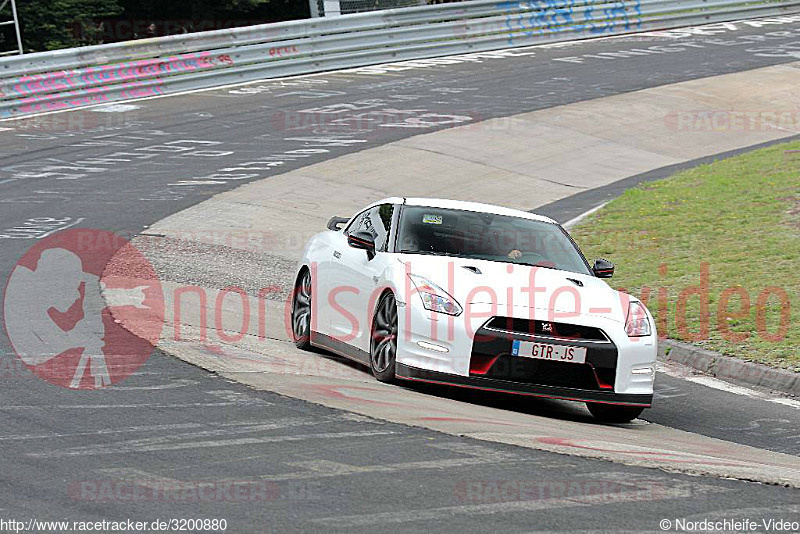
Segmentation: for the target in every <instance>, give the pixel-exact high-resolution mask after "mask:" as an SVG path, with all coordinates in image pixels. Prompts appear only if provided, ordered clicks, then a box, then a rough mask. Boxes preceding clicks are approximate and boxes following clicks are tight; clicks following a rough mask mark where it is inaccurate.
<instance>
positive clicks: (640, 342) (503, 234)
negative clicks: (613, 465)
mask: <svg viewBox="0 0 800 534" xmlns="http://www.w3.org/2000/svg"><path fill="white" fill-rule="evenodd" d="M613 272H614V265H613V264H611V263H610V262H608V261H606V260H597V261H596V262H595V263H594V266H592V267H590V266H589V264H588V263H587V261H586V259H585V258H584V256H583V254H582V253H581V252H580V250H579V249H578V247H577V245H576V244H575V242H574V241H573V240H572V238H571V237H570V236H569V234H568V233H567V232H566V231H565V230H564V229H563V228H562V227H561V226H560V225H559V224H558V223H556V222H555V221H553V220H551V219H548V218H547V217H542V216H539V215H534V214H532V213H527V212H524V211H517V210H512V209H507V208H501V207H497V206H490V205H486V204H477V203H471V202H457V201H451V200H438V199H421V198H387V199H385V200H382V201H380V202H377V203H375V204H372V205H370V206H367V207H366V208H364V209H363V210H361V211H359V212H358V213H357V214H356V215H355V216H353V217H352V218H350V219H346V218H342V217H334V218H332V219H331V220H330V222H329V223H328V230H327V231H324V232H322V233H320V234H317V235H315V236H314V237H312V238H311V240H310V241H309V242H308V244H307V246H306V248H305V250H304V252H303V256H302V258H301V260H300V262H299V266H298V272H297V278H296V282H295V288H294V292H293V296H292V299H293V300H292V311H291V323H292V331H293V335H294V339H295V343H296V345H297V346H298V347H300V348H303V349H308V348H310V347H311V346H312V345H313V346H316V347H321V348H325V349H327V350H330V351H331V352H334V353H337V354H340V355H342V356H346V357H348V358H352V359H354V360H356V361H359V362H361V363H363V364H365V365H369V366H370V368H371V369H372V373H373V374H374V375H375V377H376V378H377V379H378V380H381V381H392V380H395V379H402V380H415V381H420V382H430V383H437V384H438V383H441V384H450V385H455V386H462V387H469V388H477V389H483V390H489V391H499V392H508V393H516V394H522V395H535V396H542V397H552V398H559V399H568V400H576V401H583V402H586V403H587V406H588V408H589V410H590V411H591V413H592V414H593V415H594V416H595V417H596V418H598V419H600V420H603V421H608V422H626V421H630V420H631V419H633V418H635V417H637V416H638V415H639V414H640V413H641V412H642V410H644V409H645V408H647V407H649V406H650V404H651V401H652V398H653V379H654V378H655V364H656V345H657V340H656V331H655V327H654V323H653V318H652V317H651V315H650V313H649V311H648V310H647V308H646V307H645V306H644V305H643V304H642V303H641V302H640V301H638V300H637V299H635V298H633V297H631V296H629V295H627V294H625V293H621V292H618V291H616V290H614V289H611V288H610V287H609V286H608V285H607V284H606V283H605V282H604V281H603V280H601V278H608V277H610V276H611V275H612V274H613Z"/></svg>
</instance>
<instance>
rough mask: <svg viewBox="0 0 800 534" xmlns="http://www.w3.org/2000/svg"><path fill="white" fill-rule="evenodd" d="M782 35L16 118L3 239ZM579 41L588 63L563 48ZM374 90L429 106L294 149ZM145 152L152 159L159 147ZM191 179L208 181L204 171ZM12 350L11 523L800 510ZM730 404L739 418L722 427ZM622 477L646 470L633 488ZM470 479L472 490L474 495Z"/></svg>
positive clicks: (9, 253) (188, 371)
mask: <svg viewBox="0 0 800 534" xmlns="http://www.w3.org/2000/svg"><path fill="white" fill-rule="evenodd" d="M777 31H783V32H789V31H793V32H797V31H800V24H798V23H786V24H783V25H776V26H767V27H763V28H749V27H744V26H741V25H740V26H739V29H735V30H730V31H727V32H725V33H722V34H719V35H707V36H694V37H691V38H685V39H681V40H678V41H676V42H673V41H671V40H668V39H666V38H662V37H630V38H625V39H613V40H601V41H584V42H579V43H574V44H570V45H568V46H564V47H551V48H539V49H536V50H535V51H534V53H533V55H518V56H515V57H505V58H502V59H501V58H496V59H483V60H481V62H475V61H474V60H464V61H463V62H461V63H457V64H453V65H446V66H438V67H431V66H427V67H417V68H413V69H410V70H405V71H397V72H391V73H386V74H366V73H364V72H363V71H362V72H344V73H329V74H324V75H321V76H315V77H311V78H306V79H305V80H306V81H303V82H294V83H295V85H288V84H287V83H276V82H264V83H260V84H255V85H251V86H249V87H250V88H251V89H247V90H243V89H242V88H238V89H236V88H233V89H230V88H229V89H220V90H215V91H209V92H202V93H196V94H192V95H186V96H180V97H174V98H167V99H158V100H148V101H144V102H138V103H135V104H136V105H137V106H139V108H138V109H136V110H133V111H128V112H125V113H118V114H117V113H113V112H111V113H100V112H98V111H92V110H81V111H76V112H71V113H69V114H59V115H50V116H45V117H42V118H39V119H33V120H28V121H24V122H20V123H1V124H0V127H4V128H9V130H5V131H1V132H0V135H3V141H4V143H3V148H2V152H3V153H2V158H3V162H2V168H0V188H2V196H1V197H0V205H2V209H0V234H7V233H9V232H7V231H6V229H11V228H14V227H19V226H20V225H23V224H24V223H25V222H26V221H27V220H29V219H32V218H39V217H51V218H71V219H70V220H71V221H76V220H78V219H83V220H82V221H81V222H80V223H79V225H80V226H82V227H91V228H102V229H107V230H113V231H117V232H120V233H123V234H125V235H133V234H136V233H138V232H139V231H141V230H142V228H145V227H146V226H148V225H149V224H151V223H152V222H154V221H156V220H159V219H161V218H163V217H165V216H167V215H169V214H171V213H174V212H177V211H179V210H181V209H184V208H186V207H188V206H190V205H193V204H195V203H197V202H199V201H202V200H204V199H205V198H207V197H208V196H210V195H213V194H216V193H218V192H221V191H224V190H227V189H230V188H232V187H235V186H237V185H240V184H241V183H243V182H244V181H248V180H252V179H256V178H257V177H249V178H244V179H243V180H241V181H234V180H230V178H231V176H232V175H233V174H235V173H232V171H226V173H227V178H226V179H220V176H219V173H217V174H218V176H216V177H211V178H209V176H210V175H212V174H215V170H219V169H223V168H230V167H231V166H233V165H235V164H237V162H241V161H245V160H246V159H247V158H251V157H254V156H264V155H268V154H275V155H276V157H278V158H279V159H281V160H282V161H284V164H283V165H282V166H281V167H280V171H279V172H282V171H285V170H290V169H293V168H299V167H301V166H304V165H306V164H308V163H313V162H315V161H320V159H322V158H325V157H330V156H335V155H341V154H344V153H347V152H349V151H354V150H359V149H362V148H367V147H370V146H377V145H380V144H383V143H386V142H389V141H392V140H396V139H399V138H402V137H406V136H409V135H413V134H417V133H421V129H420V128H417V127H414V128H409V127H408V126H407V125H408V124H409V122H408V121H406V120H404V117H409V116H416V117H420V116H421V115H424V114H425V113H434V114H435V115H438V116H443V115H450V116H453V115H456V116H460V117H464V116H468V117H471V118H472V119H473V120H481V119H486V118H491V117H500V116H505V115H511V114H516V113H520V112H523V111H530V110H534V109H542V108H546V107H550V106H554V105H560V104H566V103H570V102H576V101H580V100H585V99H591V98H596V97H600V96H607V95H611V94H618V93H622V92H627V91H634V90H638V89H642V88H646V87H652V86H656V85H661V84H666V83H673V82H678V81H683V80H688V79H694V78H700V77H706V76H712V75H716V74H724V73H729V72H737V71H742V70H749V69H753V68H757V67H762V66H767V65H773V64H778V63H784V62H789V61H793V60H796V57H793V56H790V55H783V56H781V57H764V56H759V55H756V54H757V53H763V52H754V51H753V50H755V49H761V50H764V49H765V48H766V46H767V45H768V46H770V47H772V48H773V49H774V50H772V52H773V53H777V52H776V51H780V50H782V51H783V52H782V53H784V54H785V52H786V50H791V49H787V48H785V46H786V45H787V43H791V42H792V41H793V40H795V39H796V38H797V36H798V35H800V34H791V33H786V34H784V35H782V36H780V35H772V36H768V35H767V34H769V33H774V32H777ZM756 36H758V37H756ZM747 38H749V39H747ZM758 38H761V39H763V41H761V42H759V41H757V39H758ZM645 39H649V40H645ZM765 42H766V43H767V44H765ZM653 45H664V46H666V45H672V47H673V48H677V47H680V48H682V50H680V51H674V52H668V53H667V52H664V53H660V54H652V55H647V56H638V55H633V56H631V57H627V58H619V57H618V58H616V59H611V57H612V56H608V55H602V54H604V53H613V52H619V51H622V50H630V49H631V48H639V49H640V48H642V47H647V46H653ZM782 46H783V47H784V48H781V47H782ZM515 53H517V54H523V53H524V54H531V50H527V51H517V52H515ZM588 56H595V57H594V58H592V57H588ZM565 57H570V58H579V57H583V58H584V59H581V60H575V59H572V60H569V61H559V60H558V59H557V58H562V59H563V58H565ZM308 80H314V81H313V82H309V81H308ZM323 82H324V83H323ZM232 91H233V92H232ZM237 93H238V94H237ZM243 93H244V94H243ZM248 93H249V94H248ZM367 99H373V100H377V99H379V100H381V101H382V104H381V105H384V106H391V107H392V108H394V109H398V110H401V111H408V113H401V112H397V113H395V114H393V118H392V119H391V120H392V121H394V122H395V123H396V124H400V126H394V127H387V124H388V123H387V122H385V121H384V122H383V123H382V124H381V125H378V126H377V127H372V126H371V125H370V123H369V121H358V122H357V124H358V126H357V128H355V129H351V130H345V131H339V132H337V133H338V135H339V139H340V141H341V140H343V141H345V142H340V143H339V144H341V145H345V146H337V147H331V148H330V152H326V153H319V154H316V155H312V156H310V157H300V156H298V154H299V153H294V155H293V156H292V155H287V151H290V150H297V149H302V148H303V146H304V142H303V141H296V140H292V139H297V138H301V137H308V136H309V135H314V134H313V133H310V132H309V131H308V129H306V131H303V130H287V128H291V127H293V126H297V123H296V120H297V115H296V113H295V112H296V111H298V110H301V109H307V108H310V107H317V106H321V105H331V104H340V105H342V108H341V109H346V110H350V111H354V110H355V108H357V107H358V106H359V105H363V104H355V103H357V102H363V101H364V100H367ZM112 109H113V108H112ZM410 110H414V111H410ZM66 117H69V118H68V119H67V118H66ZM398 117H399V118H400V119H398ZM428 117H429V118H430V117H431V116H430V115H429V116H428ZM412 122H413V121H412ZM430 122H431V121H430V120H428V121H426V123H430ZM417 124H419V122H417ZM403 125H405V126H403ZM451 125H452V123H449V124H442V125H441V126H432V127H431V128H430V129H436V128H439V127H447V126H451ZM430 129H425V130H424V131H430ZM180 140H193V141H206V143H204V144H203V145H204V148H205V149H206V150H217V151H220V152H218V153H217V155H216V156H214V155H211V154H212V153H211V152H206V155H193V156H187V155H185V153H182V154H184V155H181V154H174V153H172V154H170V153H165V152H163V151H162V150H163V148H161V149H160V148H157V147H163V146H164V145H165V144H166V143H169V142H172V141H180ZM356 140H359V141H364V142H354V141H356ZM347 141H351V142H347ZM209 142H211V143H209ZM212 143H213V144H212ZM198 146H199V144H198ZM142 149H144V150H142ZM226 152H231V153H230V154H227V153H226ZM132 154H134V155H132ZM142 154H148V155H149V156H152V157H149V158H148V159H138V158H140V157H142ZM306 155H307V154H306ZM90 158H93V159H91V160H90ZM100 158H105V159H100ZM126 160H127V161H126ZM76 161H83V162H84V163H81V164H76V163H75V162H76ZM273 172H275V171H273ZM268 174H269V171H267V172H264V173H260V174H259V176H258V178H263V177H266V176H267V175H268ZM192 180H194V181H199V182H206V183H204V184H198V185H189V184H191V183H192V182H191V181H192ZM208 182H222V183H208ZM170 184H184V185H170ZM298 194H302V192H298ZM287 201H291V199H287ZM554 215H557V214H555V213H554ZM565 218H568V217H565ZM30 244H31V240H28V239H1V240H0V247H2V251H3V254H2V257H0V266H1V267H0V268H1V269H2V271H3V272H4V273H6V276H8V274H10V272H11V270H12V269H13V266H14V264H15V262H16V261H17V260H18V258H19V257H20V256H21V255H22V254H23V253H24V251H25V250H26V249H27V247H28V246H30ZM1 348H2V350H3V351H4V355H3V359H2V365H3V367H2V373H0V376H2V378H1V379H0V383H1V384H2V394H1V395H2V400H3V402H2V406H1V407H0V412H2V415H0V421H2V425H3V432H2V434H0V450H2V457H3V464H4V465H3V474H2V481H3V485H2V489H0V492H1V494H2V499H0V517H5V518H16V519H24V518H28V517H38V518H42V519H59V518H70V519H76V520H78V519H100V518H106V519H122V518H126V517H138V518H143V519H148V520H152V519H155V518H162V519H166V518H168V517H198V516H202V517H209V518H211V517H222V518H226V519H227V520H228V522H229V525H230V529H231V531H234V532H243V531H262V530H269V529H275V530H278V529H280V530H285V529H289V528H304V529H309V530H313V529H320V530H321V529H323V528H325V529H330V528H348V529H350V530H353V529H358V528H359V527H361V528H362V529H363V530H365V531H366V530H370V529H374V527H375V526H379V525H387V526H388V527H390V528H393V529H395V528H397V529H405V530H412V529H413V530H418V529H422V528H425V529H427V530H435V531H445V530H447V531H450V530H455V529H458V530H468V531H477V530H485V529H486V528H487V525H488V526H490V527H491V528H492V529H500V528H505V529H508V530H512V531H517V530H523V529H525V530H573V529H582V528H585V527H586V526H587V525H591V528H593V529H594V528H599V529H603V530H605V529H609V530H610V529H613V530H626V529H629V530H637V531H639V530H653V531H657V530H659V528H658V520H659V519H661V518H673V519H674V518H676V517H684V516H696V517H699V518H706V517H711V516H714V517H718V518H726V517H740V516H743V515H744V514H749V515H751V516H753V517H760V516H766V517H774V518H780V517H784V518H786V519H790V518H794V519H796V518H797V517H798V513H800V509H798V505H797V502H798V496H799V495H800V494H798V492H797V491H795V490H786V489H783V488H776V487H768V486H762V485H756V484H749V483H744V482H737V481H725V480H716V479H709V478H701V479H698V478H696V477H685V476H678V475H670V474H666V473H662V472H659V471H654V470H643V469H637V468H632V467H626V466H620V465H614V464H609V463H605V462H601V461H595V460H587V459H581V458H574V457H565V456H559V455H554V454H549V453H544V452H539V451H531V450H520V449H516V448H514V447H508V446H503V445H497V444H486V443H482V442H476V441H472V440H467V439H459V438H456V437H449V436H443V435H441V434H438V433H435V432H429V431H425V430H420V429H416V428H409V427H404V426H400V425H393V424H389V423H381V422H379V421H372V420H364V419H361V418H358V417H353V416H349V415H347V414H343V413H341V412H337V411H335V410H330V409H326V408H324V407H320V406H316V405H312V404H307V403H303V402H301V401H296V400H292V399H287V398H284V397H281V396H278V395H274V394H269V393H265V392H257V391H252V390H249V389H248V388H246V387H244V386H241V385H239V384H234V383H229V382H227V381H224V380H221V379H219V378H218V377H215V376H213V375H209V374H208V373H205V372H204V371H202V370H200V369H197V368H194V367H192V366H190V365H188V364H185V363H182V362H179V361H176V360H174V359H172V358H169V357H166V356H164V355H162V354H161V353H159V352H158V351H156V352H155V353H154V355H153V356H152V357H151V359H150V360H149V362H148V363H147V364H146V365H145V366H144V367H142V368H141V369H140V371H139V373H138V374H137V375H135V376H133V377H131V378H130V379H129V380H127V381H126V382H125V383H123V384H122V386H120V387H115V388H112V389H110V390H105V391H99V392H76V391H67V390H62V389H59V388H56V387H53V386H49V385H48V384H46V383H44V382H42V381H41V380H39V379H37V378H34V377H32V376H31V375H30V374H29V373H27V372H26V371H25V370H24V369H22V368H21V367H20V366H19V365H18V362H17V360H15V358H14V357H13V355H12V354H11V352H10V346H9V343H8V339H7V338H6V337H3V339H2V346H1ZM657 398H658V400H659V404H657V405H656V408H654V409H653V410H652V414H651V416H652V417H653V418H654V419H657V420H658V421H659V422H660V423H662V424H666V425H674V426H678V427H681V428H685V429H687V430H690V431H695V432H700V433H708V434H711V435H713V433H717V434H718V437H721V438H723V439H729V440H742V439H748V440H750V443H749V444H753V445H756V446H759V447H762V448H769V449H771V450H780V451H783V452H789V453H791V454H797V453H798V450H799V449H798V445H799V444H800V436H797V435H792V432H791V430H792V429H794V430H795V431H796V429H797V427H798V425H797V415H796V410H792V409H791V408H787V407H782V406H779V405H764V404H763V403H757V402H754V401H752V400H750V399H742V398H738V397H735V396H733V395H731V394H729V393H724V392H720V391H716V390H712V389H709V388H704V387H702V386H699V385H696V384H692V383H689V382H685V381H681V380H679V379H673V378H670V377H665V376H663V375H660V376H659V391H658V392H657ZM698 400H699V401H700V402H702V404H701V405H700V406H701V407H702V409H698V404H697V402H698ZM659 411H661V412H662V413H661V414H659ZM729 420H733V421H735V422H736V424H734V425H728V424H727V423H726V424H725V426H724V427H723V428H719V427H720V426H722V425H721V424H720V423H721V422H727V421H729ZM765 427H766V429H765ZM725 428H727V430H725ZM787 429H788V430H789V432H787ZM746 436H749V437H746ZM265 445H266V446H265ZM252 477H257V478H266V479H269V480H274V481H276V482H277V484H278V489H279V492H280V494H279V496H278V498H277V499H274V500H271V501H268V502H264V503H260V502H259V503H256V504H255V505H253V503H241V502H239V503H231V502H223V501H219V500H216V501H213V502H205V503H192V502H181V503H174V502H169V501H168V500H165V499H163V498H161V499H156V500H155V502H136V503H130V502H98V501H96V500H93V496H92V494H91V492H89V493H87V494H80V493H78V494H76V493H75V491H74V488H75V487H76V485H75V484H76V483H77V482H79V481H96V480H104V481H108V480H111V481H130V480H138V481H142V480H149V481H152V480H162V481H175V480H200V479H203V480H220V479H251V478H252ZM479 480H500V481H503V480H525V481H545V482H546V483H548V484H551V486H552V487H555V486H553V484H555V485H557V484H558V483H563V482H565V481H569V482H575V483H577V484H578V485H577V486H575V487H576V488H583V489H582V490H580V489H579V490H577V491H578V492H579V493H580V491H583V492H584V493H583V494H581V495H579V496H578V498H577V499H571V500H568V501H565V500H563V499H562V500H558V499H556V500H552V501H550V502H548V503H546V505H544V507H543V502H542V501H541V499H527V500H524V501H523V502H507V501H508V498H504V497H502V496H500V497H497V495H496V494H495V493H491V492H489V491H481V490H480V488H482V487H484V488H485V487H488V486H485V485H484V486H480V485H478V486H476V485H475V484H473V485H472V486H467V484H468V483H469V482H470V481H471V482H473V483H474V482H475V481H479ZM587 480H588V481H590V482H596V481H604V482H605V484H606V485H605V486H604V488H605V489H604V490H603V491H604V492H605V493H603V492H601V496H600V497H597V496H594V497H593V496H592V495H590V493H591V491H590V490H589V488H591V487H595V486H591V484H590V483H586V481H587ZM620 480H623V481H626V482H627V484H628V485H620V483H619V481H620ZM631 481H640V482H641V483H642V484H651V485H653V484H655V486H656V487H657V488H658V491H657V492H654V491H650V492H649V493H648V492H645V493H646V494H645V495H639V494H636V493H635V491H636V490H640V489H641V486H636V485H635V484H634V485H633V487H632V486H631ZM77 487H80V486H77ZM465 487H470V488H473V489H472V492H471V493H468V494H467V493H464V491H461V490H460V489H459V488H465ZM70 488H73V491H72V492H70ZM476 488H477V489H476ZM550 491H551V493H553V492H556V490H550ZM594 491H595V493H597V490H594ZM512 495H513V491H512ZM620 495H624V496H625V498H620ZM498 500H499V501H500V502H498ZM112 501H113V499H112ZM123 501H124V499H123Z"/></svg>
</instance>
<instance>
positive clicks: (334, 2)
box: [322, 0, 342, 17]
mask: <svg viewBox="0 0 800 534" xmlns="http://www.w3.org/2000/svg"><path fill="white" fill-rule="evenodd" d="M322 7H323V8H324V10H325V16H326V17H338V16H339V15H341V14H342V8H341V6H340V5H339V0H325V1H324V3H323V4H322Z"/></svg>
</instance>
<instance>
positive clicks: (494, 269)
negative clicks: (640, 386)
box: [398, 254, 636, 323]
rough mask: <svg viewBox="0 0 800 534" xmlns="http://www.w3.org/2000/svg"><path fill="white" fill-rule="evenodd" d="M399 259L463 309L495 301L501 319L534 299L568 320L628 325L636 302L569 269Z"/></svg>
mask: <svg viewBox="0 0 800 534" xmlns="http://www.w3.org/2000/svg"><path fill="white" fill-rule="evenodd" d="M398 259H399V261H400V262H401V263H403V264H404V267H403V268H404V269H405V270H406V272H408V273H410V274H415V275H418V276H422V277H425V278H427V279H428V280H430V281H431V282H433V283H434V284H436V285H438V286H439V287H441V288H442V289H444V290H445V291H447V292H448V293H449V294H450V295H452V296H453V297H454V298H455V299H456V300H457V301H458V302H459V303H460V304H461V306H462V307H466V306H467V305H472V304H476V305H477V304H490V305H491V304H493V303H496V304H497V314H498V315H505V314H506V313H504V312H505V311H506V310H512V309H518V308H519V307H522V308H530V307H531V298H533V306H532V307H533V308H535V309H545V310H548V311H552V312H554V313H557V314H559V315H560V317H557V319H558V318H560V319H561V320H562V321H565V322H569V321H568V318H567V317H565V316H564V315H561V314H572V315H575V314H576V312H577V314H578V315H581V316H602V317H604V318H606V319H610V320H613V321H616V322H621V323H624V322H625V317H626V315H627V308H628V301H629V300H631V299H632V297H630V296H628V295H627V294H625V293H622V292H620V291H617V290H615V289H612V288H611V287H609V286H608V284H606V283H605V282H604V281H603V280H601V279H600V278H597V277H595V276H592V275H585V274H578V273H573V272H570V271H562V270H558V269H548V268H544V267H531V266H527V265H520V264H513V263H503V262H496V261H487V260H473V259H466V258H458V257H451V256H429V255H423V254H400V255H398ZM476 271H477V272H476ZM530 288H534V289H535V291H531V290H530ZM412 289H413V286H412ZM532 295H533V297H531V296H532ZM633 300H636V299H633Z"/></svg>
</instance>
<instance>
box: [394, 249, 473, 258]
mask: <svg viewBox="0 0 800 534" xmlns="http://www.w3.org/2000/svg"><path fill="white" fill-rule="evenodd" d="M400 253H401V254H427V255H430V256H452V257H454V258H460V257H462V256H461V254H456V253H455V252H442V251H439V250H401V251H400Z"/></svg>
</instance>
